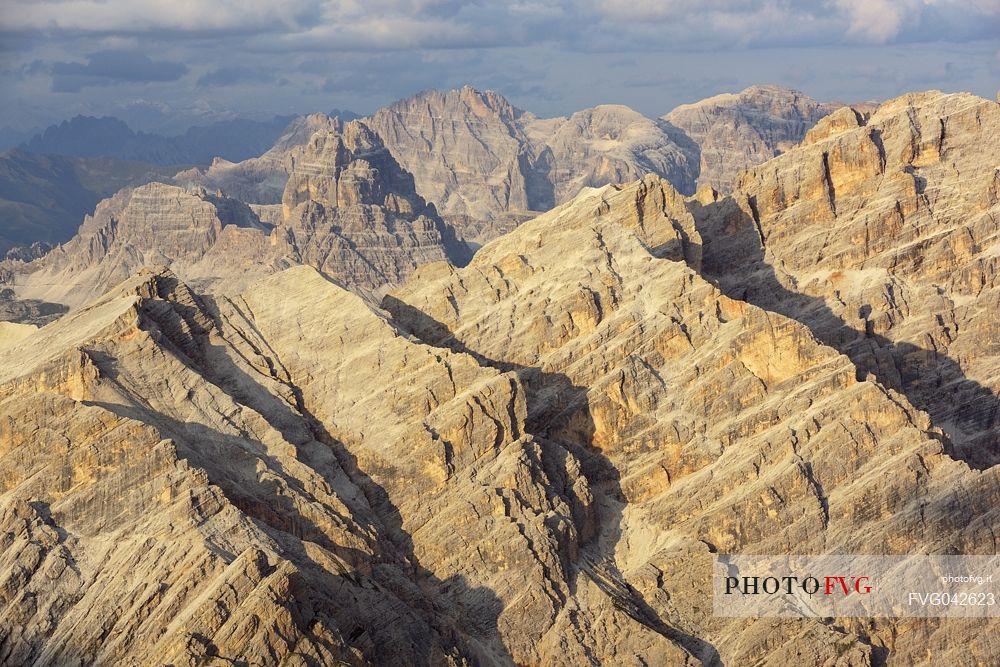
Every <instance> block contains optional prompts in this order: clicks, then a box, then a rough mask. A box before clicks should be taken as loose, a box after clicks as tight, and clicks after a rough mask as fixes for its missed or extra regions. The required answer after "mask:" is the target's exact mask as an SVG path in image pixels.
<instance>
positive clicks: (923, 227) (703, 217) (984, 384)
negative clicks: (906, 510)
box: [693, 92, 1000, 466]
mask: <svg viewBox="0 0 1000 667" xmlns="http://www.w3.org/2000/svg"><path fill="white" fill-rule="evenodd" d="M998 136H1000V105H998V104H997V103H996V102H993V101H989V100H985V99H982V98H978V97H975V96H972V95H965V94H955V95H945V94H941V93H935V92H931V93H923V94H915V95H907V96H905V97H902V98H899V99H896V100H893V101H891V102H887V103H885V104H884V105H882V106H881V107H879V108H878V109H877V110H876V111H874V112H873V113H871V114H870V117H869V114H867V113H862V112H860V111H855V110H852V109H847V108H845V109H842V110H840V111H838V112H837V113H835V114H832V115H831V116H829V117H827V118H826V119H824V120H823V121H821V122H820V123H819V124H818V125H817V126H816V127H815V128H814V129H813V130H811V131H810V133H809V135H808V137H807V139H806V143H805V145H803V146H801V147H800V148H796V149H794V150H792V151H789V152H788V153H786V154H785V155H782V156H781V157H779V158H777V159H775V160H771V161H770V162H767V163H765V164H763V165H760V166H758V167H755V168H753V169H751V170H750V171H749V172H748V173H747V174H746V175H745V177H744V178H743V179H742V180H741V181H740V183H739V184H738V186H737V189H736V193H735V195H734V196H733V197H732V198H725V199H720V200H718V201H710V200H705V201H703V202H699V203H696V204H694V208H693V210H694V211H695V214H696V217H697V218H698V219H699V228H700V229H701V230H702V235H703V236H704V237H706V238H708V239H709V241H707V242H706V245H705V255H706V269H707V270H708V271H709V272H710V273H711V274H712V275H715V276H717V277H718V279H719V281H720V284H721V285H722V286H723V288H724V289H725V290H726V291H727V293H729V294H731V295H733V296H735V297H738V298H745V299H747V300H749V301H751V302H753V303H757V304H759V305H762V306H764V307H766V308H769V309H771V310H776V311H779V312H784V313H786V314H790V315H792V316H794V317H796V318H798V319H800V320H801V321H803V322H806V323H807V324H808V325H809V326H810V328H811V329H812V330H813V332H814V333H815V334H816V336H817V337H818V338H819V339H820V340H823V341H824V342H826V343H828V344H830V345H833V346H835V347H837V348H838V349H840V350H842V351H843V352H844V353H845V354H847V355H849V356H850V357H851V358H852V359H853V360H854V362H855V363H856V364H857V365H858V368H859V373H860V374H861V375H864V374H865V373H872V374H873V375H874V376H875V377H877V378H878V380H879V382H881V383H882V384H883V385H885V386H887V387H892V388H893V389H896V390H897V391H901V392H903V393H905V394H906V395H907V396H908V397H909V398H910V400H911V401H912V402H913V403H914V404H915V405H917V406H918V407H920V408H921V409H924V410H926V411H927V412H929V413H930V415H931V416H932V417H933V419H934V422H935V424H936V425H938V426H939V427H941V428H942V429H944V431H945V432H946V433H947V434H948V438H949V442H950V445H949V446H951V447H953V448H955V450H956V453H957V454H958V455H959V456H961V457H963V458H966V459H968V460H969V461H970V462H971V463H973V464H974V465H977V466H986V465H992V464H993V463H995V462H997V461H998V460H1000V440H998V438H997V435H996V433H997V418H998V409H997V399H996V395H997V391H998V390H1000V366H998V365H997V363H996V359H997V355H996V345H997V343H996V341H997V339H998V338H997V332H996V325H995V318H994V317H992V316H991V315H990V314H989V313H991V312H993V310H994V309H995V306H996V303H997V300H998V298H1000V291H998V289H1000V288H998V285H997V280H996V276H997V258H996V255H997V252H996V250H997V243H998V240H997V239H998V236H997V230H998V226H997V225H998V222H997V221H998V220H1000V203H998V202H1000V195H998V193H1000V180H998V175H997V174H998V172H997V169H996V166H997V165H996V159H995V156H996V151H997V148H998V144H997V139H996V138H997V137H998Z"/></svg>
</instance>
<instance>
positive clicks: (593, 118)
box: [365, 86, 697, 243]
mask: <svg viewBox="0 0 1000 667" xmlns="http://www.w3.org/2000/svg"><path fill="white" fill-rule="evenodd" d="M365 122H366V123H367V124H368V125H369V126H370V127H371V128H372V129H373V130H375V132H377V133H378V134H379V136H380V137H382V139H383V141H384V142H385V145H386V147H387V148H388V149H389V150H390V152H392V154H393V155H394V156H395V157H396V159H397V160H399V162H400V164H401V165H402V166H403V167H404V168H405V169H407V170H408V171H410V172H412V173H413V175H414V179H415V181H416V186H417V191H418V192H420V193H421V194H422V195H423V196H424V197H426V198H427V199H428V200H429V201H431V202H433V203H434V204H435V206H437V208H438V210H439V211H440V212H441V213H442V215H444V216H446V218H448V219H449V220H456V221H457V222H456V225H458V226H459V232H460V233H462V234H463V236H465V237H467V238H468V239H469V240H471V241H473V242H476V243H484V242H486V241H489V240H491V239H493V238H496V236H498V235H500V233H502V232H506V231H509V230H510V229H512V228H513V227H514V226H515V224H511V223H512V222H515V221H511V219H510V218H509V217H508V216H509V214H512V213H520V212H525V211H544V210H548V209H550V208H552V207H553V206H555V205H556V204H560V203H562V202H564V201H567V200H568V199H571V198H572V197H574V196H576V194H577V192H579V191H580V189H581V188H582V187H594V186H601V185H606V184H608V183H623V182H628V181H632V180H635V179H637V178H640V177H642V176H643V175H645V174H646V173H647V172H653V173H657V174H660V175H662V176H665V177H667V178H669V179H671V180H672V181H673V182H675V183H676V184H677V187H678V188H680V189H681V190H682V191H685V192H693V191H694V183H695V178H696V176H697V172H696V169H697V157H696V156H695V155H694V154H693V152H692V150H693V148H694V146H693V144H691V142H690V141H689V140H687V139H686V138H684V137H683V136H682V135H681V134H680V133H678V132H676V131H671V129H670V128H669V126H668V125H667V124H665V123H663V122H661V121H656V120H652V119H649V118H646V117H645V116H642V115H641V114H639V113H637V112H635V111H633V110H631V109H629V108H628V107H624V106H620V105H605V106H599V107H595V108H593V109H586V110H584V111H580V112H577V113H575V114H573V115H572V116H570V117H569V118H552V119H539V118H537V117H536V116H534V115H532V114H530V113H525V112H523V111H521V110H520V109H517V108H515V107H513V106H512V105H511V104H510V103H509V102H507V100H505V99H504V98H503V97H501V96H500V95H498V94H496V93H494V92H491V91H487V92H480V91H477V90H475V89H473V88H470V87H468V86H466V87H465V88H462V89H461V90H453V91H450V92H447V93H441V92H438V91H429V92H426V93H421V94H419V95H417V96H415V97H412V98H409V99H406V100H402V101H400V102H397V103H395V104H393V105H390V106H388V107H386V108H384V109H380V110H379V111H378V112H376V113H375V114H374V115H373V116H372V117H371V118H369V119H366V120H365ZM484 219H485V220H491V221H493V220H495V221H498V223H497V224H496V225H493V226H486V227H482V226H479V225H474V224H472V223H474V222H475V221H476V220H484ZM467 223H468V224H467Z"/></svg>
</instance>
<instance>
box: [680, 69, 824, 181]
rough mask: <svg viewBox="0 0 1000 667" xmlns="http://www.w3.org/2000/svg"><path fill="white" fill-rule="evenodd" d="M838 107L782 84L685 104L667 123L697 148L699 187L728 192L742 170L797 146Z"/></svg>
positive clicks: (751, 88)
mask: <svg viewBox="0 0 1000 667" xmlns="http://www.w3.org/2000/svg"><path fill="white" fill-rule="evenodd" d="M838 106H839V105H836V104H825V103H819V102H817V101H816V100H813V99H811V98H810V97H808V96H807V95H804V94H802V93H800V92H798V91H796V90H791V89H788V88H782V87H780V86H752V87H750V88H747V89H746V90H744V91H742V92H740V93H735V94H724V95H717V96H715V97H710V98H708V99H705V100H701V101H700V102H695V103H694V104H684V105H682V106H679V107H677V108H676V109H674V110H673V111H671V112H670V113H668V114H666V115H664V116H663V120H665V121H667V122H669V123H671V124H672V125H674V126H676V127H677V128H679V129H680V130H682V131H683V132H684V134H686V135H687V136H688V137H690V138H691V139H692V140H693V141H694V142H695V143H696V144H697V146H698V154H699V155H700V161H701V162H700V166H699V169H698V172H697V173H698V185H699V186H709V187H712V188H715V189H716V190H719V191H721V192H727V193H728V192H731V191H732V189H733V187H734V186H735V185H736V179H737V177H738V176H739V174H740V172H741V171H743V170H744V169H748V168H750V167H753V166H754V165H757V164H760V163H762V162H766V161H767V160H770V159H771V158H772V157H774V156H776V155H779V154H781V153H783V152H785V151H787V150H788V149H789V148H792V147H793V146H795V145H797V144H798V143H799V142H801V141H802V139H803V138H804V137H805V135H806V132H807V131H808V130H809V129H810V128H811V127H812V126H813V125H815V124H816V122H817V121H818V120H819V119H820V118H823V117H824V116H826V115H827V114H829V113H831V112H832V111H834V110H835V109H837V108H838Z"/></svg>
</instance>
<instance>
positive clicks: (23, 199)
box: [0, 150, 177, 257]
mask: <svg viewBox="0 0 1000 667" xmlns="http://www.w3.org/2000/svg"><path fill="white" fill-rule="evenodd" d="M176 169H177V168H176V167H173V168H171V167H156V166H152V165H149V164H144V163H138V162H129V161H124V160H115V159H112V158H95V157H89V158H78V157H65V156H60V155H35V154H32V153H27V152H24V151H20V150H13V151H9V152H7V153H4V154H2V155H0V257H2V256H3V255H4V254H5V253H6V252H7V251H8V250H10V249H11V248H12V247H14V246H29V245H31V244H33V243H37V242H43V243H53V244H55V243H62V242H63V241H66V240H68V239H69V238H70V237H72V236H73V234H74V233H75V232H76V230H77V228H78V227H79V226H80V223H81V222H83V217H84V216H85V215H86V214H88V213H92V212H93V210H94V206H95V205H96V204H97V202H98V201H100V200H101V199H103V198H104V197H108V196H110V195H111V194H113V193H115V192H117V191H118V190H119V189H121V188H123V187H125V186H127V185H138V184H141V183H148V182H150V181H153V180H157V179H160V180H163V179H165V178H167V177H168V176H169V175H170V174H171V173H173V172H175V171H176Z"/></svg>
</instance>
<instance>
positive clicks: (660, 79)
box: [0, 0, 1000, 125]
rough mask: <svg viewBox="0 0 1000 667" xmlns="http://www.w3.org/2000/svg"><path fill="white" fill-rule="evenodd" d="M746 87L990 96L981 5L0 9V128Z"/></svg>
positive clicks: (995, 22)
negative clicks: (429, 95) (88, 118)
mask: <svg viewBox="0 0 1000 667" xmlns="http://www.w3.org/2000/svg"><path fill="white" fill-rule="evenodd" d="M758 82H760V83H764V82H769V83H780V84H785V85H791V86H793V87H798V88H802V89H804V90H805V91H806V92H808V93H810V94H812V95H814V96H817V97H821V98H825V99H832V98H836V99H845V100H846V99H871V98H876V97H880V98H884V97H888V96H891V95H894V94H898V93H900V92H903V91H904V90H910V89H919V88H931V87H936V88H944V89H966V90H972V91H973V92H978V93H980V94H983V95H990V96H992V94H993V93H994V92H995V91H996V88H997V87H998V86H1000V0H824V1H819V2H812V1H806V0H659V1H657V0H554V1H549V2H540V1H536V0H515V1H513V2H506V1H504V2H501V1H496V0H473V1H472V2H456V1H454V0H369V1H361V0H240V1H239V2H235V1H233V0H223V1H213V2H206V1H199V0H169V1H168V0H0V87H2V89H3V91H4V95H3V96H0V97H2V98H3V100H4V101H2V102H0V125H4V124H15V125H16V124H22V125H23V124H25V123H26V122H30V121H31V120H32V119H33V118H34V119H38V122H40V123H44V122H48V120H47V119H46V118H45V117H46V115H48V116H52V117H58V116H60V115H61V116H65V115H66V113H67V112H68V111H69V112H90V113H109V114H115V113H116V110H118V111H119V112H120V111H121V110H122V109H123V108H128V107H131V108H133V110H134V109H138V108H143V109H146V110H147V111H148V110H149V109H160V110H161V111H162V113H163V114H167V113H169V112H170V111H175V112H180V111H182V110H185V111H186V112H190V113H195V114H196V113H213V112H221V111H222V110H226V109H234V110H238V111H239V110H242V111H253V112H260V113H287V112H302V111H310V110H326V109H328V108H330V107H331V106H338V107H342V108H345V107H346V108H355V109H357V110H359V111H362V112H365V111H370V110H371V109H373V108H374V107H376V106H378V105H380V104H384V103H386V102H388V101H391V100H392V99H395V98H397V97H400V96H404V95H408V94H411V93H413V92H416V91H417V90H420V89H423V88H429V87H438V88H446V87H454V86H457V85H461V84H463V83H472V84H473V85H476V86H478V87H489V88H495V89H497V90H499V91H501V92H502V93H504V94H506V95H508V96H509V97H510V98H511V99H512V101H514V102H515V103H517V104H519V105H520V106H523V107H526V108H528V109H531V110H536V111H539V112H541V113H546V114H562V113H567V112H569V111H572V110H574V109H577V108H581V107H583V106H591V105H593V104H597V103H601V102H621V103H625V104H630V105H631V106H634V107H636V108H638V109H639V110H640V111H644V112H646V113H650V114H653V113H655V114H660V113H663V112H665V111H667V110H669V109H670V108H672V107H673V106H675V105H676V104H678V103H681V102H686V101H692V100H694V99H698V98H700V97H704V96H706V95H710V94H714V93H717V92H722V91H726V90H735V89H739V88H742V87H745V86H746V85H749V84H751V83H758ZM163 110H166V111H163ZM199 110H200V111H199ZM118 115H121V113H118Z"/></svg>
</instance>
